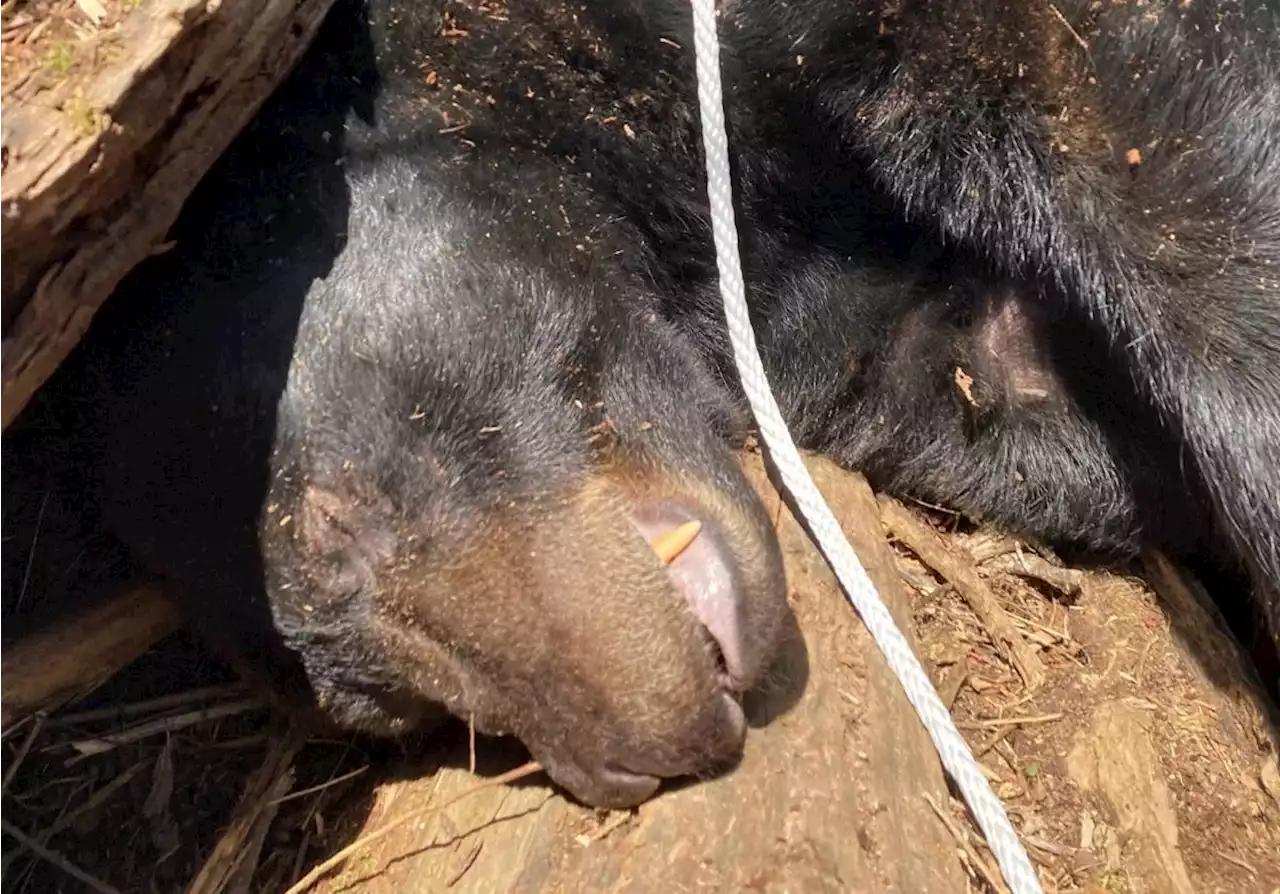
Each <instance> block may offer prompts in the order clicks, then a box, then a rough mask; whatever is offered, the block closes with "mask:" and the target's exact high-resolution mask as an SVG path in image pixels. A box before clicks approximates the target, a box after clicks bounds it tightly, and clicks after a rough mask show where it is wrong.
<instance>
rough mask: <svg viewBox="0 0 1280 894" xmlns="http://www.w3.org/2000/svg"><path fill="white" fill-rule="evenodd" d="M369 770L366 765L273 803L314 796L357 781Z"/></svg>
mask: <svg viewBox="0 0 1280 894" xmlns="http://www.w3.org/2000/svg"><path fill="white" fill-rule="evenodd" d="M368 769H369V767H368V765H365V766H363V767H356V768H355V769H354V770H352V771H351V772H350V773H343V774H342V775H341V776H336V777H334V778H333V779H329V780H326V781H324V782H321V783H318V784H317V785H313V786H311V787H310V788H303V789H298V791H296V792H289V794H287V795H285V796H284V797H282V798H277V799H276V800H275V801H274V802H273V803H275V804H283V803H284V802H285V801H292V800H293V799H294V798H305V797H306V796H307V795H313V794H315V793H316V792H322V791H324V790H325V789H327V788H333V787H334V786H335V785H341V784H342V783H344V782H346V781H347V780H348V779H355V778H356V777H357V776H359V775H360V774H361V773H363V772H365V771H366V770H368Z"/></svg>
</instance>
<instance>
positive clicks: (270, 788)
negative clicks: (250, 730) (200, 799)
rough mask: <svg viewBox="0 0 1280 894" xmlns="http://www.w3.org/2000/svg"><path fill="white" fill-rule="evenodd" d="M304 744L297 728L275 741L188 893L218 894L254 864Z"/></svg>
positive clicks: (246, 786)
mask: <svg viewBox="0 0 1280 894" xmlns="http://www.w3.org/2000/svg"><path fill="white" fill-rule="evenodd" d="M305 744H306V735H305V734H304V732H303V731H302V729H301V728H299V727H296V726H295V727H290V729H289V730H288V732H287V733H286V734H285V735H284V736H281V737H279V738H277V739H276V740H275V742H274V743H273V745H272V747H271V748H270V749H269V750H268V751H267V756H266V758H265V759H264V760H263V762H262V765H261V766H260V767H258V769H257V771H256V772H255V773H254V774H253V775H252V776H251V777H249V780H248V781H247V782H246V783H245V787H244V791H243V792H242V793H241V795H240V801H239V803H238V804H236V809H235V812H234V813H233V814H232V816H231V822H230V823H229V824H228V825H227V828H226V829H225V830H223V832H222V836H221V837H220V838H219V839H218V843H217V844H216V845H215V846H214V848H213V852H212V853H211V854H209V858H208V859H207V860H205V863H204V865H203V866H202V867H200V872H199V873H198V874H197V875H196V877H195V878H194V879H193V880H192V882H191V884H190V885H189V886H188V887H187V894H219V892H221V891H224V890H226V888H227V886H228V884H229V883H230V882H232V881H233V880H234V879H235V878H236V876H237V875H238V874H239V872H240V870H241V868H242V866H245V865H247V863H248V861H250V860H252V862H253V863H255V864H256V863H257V859H258V852H259V851H260V850H261V848H262V840H263V838H265V837H266V834H267V829H268V827H269V826H270V824H271V820H272V819H273V818H274V817H275V815H276V811H277V810H279V805H280V801H281V799H282V798H283V797H284V795H285V794H286V793H287V792H288V790H289V787H290V786H292V785H293V761H294V758H296V757H297V755H298V752H299V751H301V750H302V746H303V745H305Z"/></svg>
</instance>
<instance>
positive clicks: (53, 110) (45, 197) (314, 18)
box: [0, 0, 332, 428]
mask: <svg viewBox="0 0 1280 894" xmlns="http://www.w3.org/2000/svg"><path fill="white" fill-rule="evenodd" d="M331 3H332V0H151V2H148V3H146V4H143V5H141V6H139V7H138V8H137V9H136V10H134V11H133V12H132V13H130V15H129V17H128V18H127V19H126V20H125V22H124V23H123V24H122V26H121V31H120V34H119V40H118V47H117V48H116V49H118V52H115V53H112V54H103V56H104V57H108V58H110V59H111V61H108V62H107V63H106V64H104V65H100V66H97V67H96V68H94V69H93V70H91V71H87V72H83V73H80V74H78V75H76V76H73V77H68V78H66V79H64V80H63V81H61V82H59V83H57V84H56V85H54V86H52V87H48V88H47V89H38V90H37V89H35V87H36V86H38V85H36V84H35V83H34V81H33V82H32V83H31V84H25V83H24V84H23V85H21V86H19V87H18V88H16V89H14V90H13V91H11V94H10V98H9V101H7V102H6V104H5V105H6V107H5V109H4V122H3V148H4V180H3V185H2V186H0V201H2V203H3V209H4V235H3V241H2V246H0V256H2V261H0V284H2V288H0V314H2V316H3V324H4V355H3V358H2V359H0V367H2V382H3V399H2V406H3V410H2V415H3V426H4V427H5V428H7V427H8V425H9V423H11V422H12V421H13V420H14V419H15V418H16V417H17V416H18V415H19V413H20V412H21V411H22V409H23V407H25V406H26V404H27V402H28V401H29V400H30V399H31V397H32V395H33V394H35V392H36V390H37V389H38V388H39V387H40V386H41V385H42V384H43V383H44V382H45V380H47V379H48V378H49V376H50V375H52V374H53V372H54V371H55V370H56V369H57V367H58V365H59V364H60V363H61V362H62V361H63V359H64V358H65V357H66V356H67V355H68V354H69V353H70V352H71V350H72V349H73V348H74V347H75V346H76V344H77V343H78V342H79V340H80V337H81V336H82V335H83V334H84V332H85V330H86V329H87V328H88V326H89V323H90V322H91V320H92V319H93V316H94V314H95V313H96V312H97V310H98V308H99V307H100V306H101V305H102V303H103V302H104V301H105V300H106V299H107V297H108V296H109V295H110V294H111V292H112V291H113V290H114V289H115V287H116V285H117V284H118V283H119V282H120V281H121V280H122V279H123V278H124V277H125V275H126V274H128V273H129V271H130V270H131V269H133V267H135V266H136V265H137V264H138V263H140V262H141V261H143V260H144V259H146V258H147V257H149V256H150V255H152V254H154V253H155V252H156V251H157V250H159V249H160V247H161V242H162V240H163V239H164V237H165V235H166V233H167V232H168V230H169V228H170V227H171V226H172V225H173V223H174V221H175V220H176V219H177V217H178V213H179V211H180V210H181V209H182V205H183V203H184V202H185V201H186V199H187V197H188V196H189V195H190V194H191V191H192V190H193V189H194V188H195V186H196V184H197V183H198V182H199V181H200V179H201V178H202V177H203V176H204V174H205V172H206V171H208V169H209V167H210V166H211V165H212V164H213V162H214V161H215V160H216V159H217V158H218V156H220V155H221V154H222V152H223V151H224V150H225V149H226V148H227V146H228V145H229V144H230V143H231V141H232V139H233V138H234V137H235V136H236V135H237V134H238V133H239V131H240V130H241V129H242V128H243V127H244V126H245V124H247V123H248V121H249V119H250V118H251V117H252V116H253V114H254V113H255V112H256V111H257V109H258V107H259V106H260V105H261V104H262V102H263V100H265V99H266V97H267V96H268V95H269V94H270V93H271V92H272V91H273V90H274V89H275V87H276V86H277V85H278V84H279V83H280V81H281V80H282V79H283V78H284V76H285V75H286V74H287V73H288V71H289V70H290V68H291V67H292V66H293V64H294V62H296V60H297V59H298V58H299V57H300V56H301V54H302V52H303V51H304V50H305V49H306V47H307V45H308V44H309V42H310V40H311V38H312V36H313V35H314V33H315V31H316V29H317V28H318V27H319V24H320V22H321V20H322V19H323V17H324V14H325V13H326V12H327V11H328V9H329V6H330V5H331ZM27 88H30V89H27Z"/></svg>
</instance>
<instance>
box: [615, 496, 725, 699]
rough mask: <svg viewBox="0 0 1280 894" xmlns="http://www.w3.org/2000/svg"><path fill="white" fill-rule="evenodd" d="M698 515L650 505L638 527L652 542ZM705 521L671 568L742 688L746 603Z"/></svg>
mask: <svg viewBox="0 0 1280 894" xmlns="http://www.w3.org/2000/svg"><path fill="white" fill-rule="evenodd" d="M694 518H695V516H694V515H693V513H691V512H689V511H687V510H686V509H684V508H683V507H681V506H677V505H675V504H672V503H662V504H657V505H654V504H648V505H646V506H644V507H642V508H640V509H638V510H636V512H635V514H634V515H633V521H634V523H635V526H636V528H638V529H639V531H640V533H641V534H642V535H644V538H645V539H646V540H648V541H649V542H650V543H652V542H653V541H654V540H656V539H657V538H658V537H660V536H662V535H663V534H666V533H667V532H668V531H670V530H671V529H672V528H675V527H676V526H678V525H682V524H684V523H685V522H688V521H693V520H694ZM699 521H702V531H701V532H700V533H699V534H698V536H697V537H696V538H695V539H694V541H693V543H691V544H689V546H688V547H687V548H686V549H685V550H684V552H682V553H680V555H678V556H676V558H675V560H674V561H672V563H671V564H670V565H668V566H667V574H668V575H670V577H671V580H672V582H673V583H674V584H675V585H676V589H677V590H679V591H680V593H681V594H682V595H683V596H684V598H685V601H686V602H687V603H688V604H689V608H690V609H692V610H693V614H694V617H696V618H697V619H698V620H699V621H701V622H702V626H703V627H705V628H707V632H708V633H710V634H711V635H712V637H714V638H715V641H716V644H717V645H718V646H719V647H720V653H721V655H723V656H724V663H725V668H726V669H727V670H728V672H729V685H730V686H731V687H732V688H734V689H738V688H740V683H741V681H742V680H743V678H744V674H743V670H744V668H743V655H742V652H743V647H742V631H743V620H742V611H743V605H742V600H741V599H740V597H739V594H738V590H737V587H736V586H735V584H734V575H733V566H732V565H731V564H730V560H729V559H728V551H727V550H725V549H724V548H723V545H722V543H721V541H720V538H719V535H718V533H717V532H716V530H715V527H714V525H711V524H708V523H707V521H706V520H705V519H699Z"/></svg>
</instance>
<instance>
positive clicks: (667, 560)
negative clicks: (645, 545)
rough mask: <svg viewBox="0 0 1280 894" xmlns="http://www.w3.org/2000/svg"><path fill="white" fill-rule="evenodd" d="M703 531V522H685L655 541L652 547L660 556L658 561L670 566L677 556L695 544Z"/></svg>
mask: <svg viewBox="0 0 1280 894" xmlns="http://www.w3.org/2000/svg"><path fill="white" fill-rule="evenodd" d="M701 530H702V522H700V521H691V522H685V523H684V524H682V525H680V526H679V527H676V528H672V529H671V530H670V531H668V532H667V533H665V534H663V535H662V536H661V537H659V538H657V539H656V540H654V541H653V543H651V544H650V546H652V547H653V551H654V552H655V553H657V554H658V559H659V561H661V562H662V564H663V565H670V564H671V563H672V562H674V561H675V560H676V557H677V556H679V555H680V554H681V553H682V552H684V551H685V550H686V549H688V548H689V544H691V543H693V541H694V540H695V539H696V538H697V536H698V532H699V531H701Z"/></svg>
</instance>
